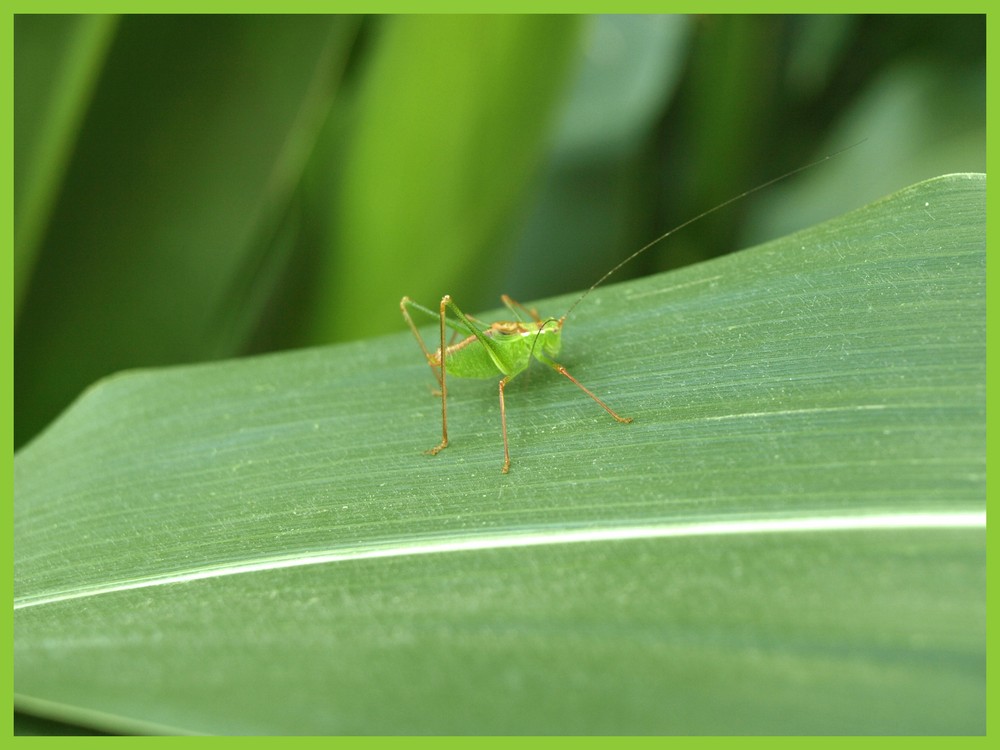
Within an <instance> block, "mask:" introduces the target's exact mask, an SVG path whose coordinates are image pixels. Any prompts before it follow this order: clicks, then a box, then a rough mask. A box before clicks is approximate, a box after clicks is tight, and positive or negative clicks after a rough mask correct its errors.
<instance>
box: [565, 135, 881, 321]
mask: <svg viewBox="0 0 1000 750" xmlns="http://www.w3.org/2000/svg"><path fill="white" fill-rule="evenodd" d="M866 140H868V139H867V138H864V139H862V140H860V141H858V142H857V143H852V144H851V145H850V146H846V147H844V148H842V149H840V150H839V151H834V152H833V153H832V154H827V155H826V156H824V157H823V158H822V159H817V160H816V161H813V162H809V163H808V164H804V165H803V166H801V167H797V168H795V169H793V170H791V171H790V172H785V173H784V174H783V175H779V176H778V177H774V178H772V179H770V180H768V181H767V182H764V183H761V184H760V185H758V186H757V187H753V188H750V189H749V190H744V191H743V192H742V193H740V194H739V195H734V196H733V197H732V198H730V199H728V200H725V201H723V202H722V203H719V204H718V205H716V206H713V207H712V208H710V209H708V210H707V211H702V212H701V213H700V214H698V215H697V216H695V217H694V218H691V219H688V220H687V221H685V222H684V223H683V224H678V225H677V226H676V227H674V228H673V229H671V230H669V231H667V232H664V233H663V234H661V235H660V236H659V237H657V238H656V239H655V240H653V241H652V242H648V243H647V244H645V245H643V246H642V247H640V248H639V249H638V250H636V251H635V252H634V253H632V254H631V255H630V256H628V257H627V258H626V259H625V260H623V261H621V262H620V263H618V265H616V266H615V267H614V268H612V269H611V270H610V271H608V272H607V273H606V274H604V275H603V276H602V277H601V278H599V279H598V280H597V281H595V282H594V283H593V285H592V286H591V287H590V289H588V290H587V291H585V292H584V293H583V294H581V295H580V297H579V298H578V299H577V300H576V302H574V303H573V304H572V305H570V306H569V309H568V310H567V311H566V314H565V315H563V318H568V317H569V314H570V313H571V312H573V310H574V309H575V308H576V306H577V305H579V304H580V303H581V302H583V300H584V299H586V297H587V295H588V294H590V293H591V292H592V291H594V290H595V289H597V287H599V286H600V285H601V284H603V283H604V282H605V281H607V280H608V278H609V277H611V276H612V275H613V274H614V273H615V272H617V271H618V270H619V269H620V268H621V267H622V266H624V265H627V264H628V263H631V262H632V261H633V260H635V259H636V258H638V257H639V256H640V255H642V254H643V253H644V252H646V251H647V250H649V248H651V247H653V245H658V244H659V243H661V242H663V240H665V239H667V237H669V236H670V235H672V234H674V233H675V232H679V231H680V230H682V229H684V227H687V226H689V225H691V224H694V223H695V222H696V221H700V220H701V219H704V218H705V217H706V216H708V215H709V214H714V213H715V212H716V211H719V210H720V209H723V208H725V207H726V206H728V205H729V204H730V203H735V202H736V201H738V200H742V199H743V198H746V197H747V196H748V195H753V194H754V193H756V192H757V191H758V190H763V189H764V188H766V187H770V186H771V185H773V184H774V183H776V182H781V181H782V180H784V179H787V178H788V177H791V176H792V175H795V174H798V173H799V172H804V171H805V170H807V169H812V168H813V167H815V166H817V165H819V164H822V163H823V162H825V161H829V160H830V159H832V158H833V157H835V156H839V155H840V154H842V153H844V152H845V151H849V150H850V149H852V148H854V147H855V146H858V145H860V144H862V143H864V142H865V141H866Z"/></svg>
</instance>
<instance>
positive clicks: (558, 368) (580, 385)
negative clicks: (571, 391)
mask: <svg viewBox="0 0 1000 750" xmlns="http://www.w3.org/2000/svg"><path fill="white" fill-rule="evenodd" d="M552 369H554V370H555V371H556V372H558V373H559V374H560V375H565V376H566V377H567V378H569V379H570V381H571V382H572V383H573V385H575V386H576V387H577V388H579V389H580V390H581V391H583V392H584V393H586V394H587V395H588V396H590V397H591V398H592V399H594V401H596V402H597V403H598V404H600V405H601V408H602V409H604V411H606V412H607V413H608V414H610V415H611V416H612V417H614V418H615V420H616V421H618V422H622V423H625V424H627V423H629V422H631V421H632V417H620V416H618V415H617V414H616V413H615V411H614V409H612V408H611V407H610V406H608V405H607V404H606V403H604V402H603V401H601V399H599V398H598V397H597V396H595V395H594V394H593V392H591V391H590V389H589V388H587V387H586V386H585V385H583V383H581V382H580V381H579V380H577V379H576V378H574V377H573V376H572V375H570V374H569V373H568V372H566V368H565V367H563V366H562V365H559V364H554V365H553V366H552Z"/></svg>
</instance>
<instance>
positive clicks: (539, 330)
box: [399, 144, 856, 474]
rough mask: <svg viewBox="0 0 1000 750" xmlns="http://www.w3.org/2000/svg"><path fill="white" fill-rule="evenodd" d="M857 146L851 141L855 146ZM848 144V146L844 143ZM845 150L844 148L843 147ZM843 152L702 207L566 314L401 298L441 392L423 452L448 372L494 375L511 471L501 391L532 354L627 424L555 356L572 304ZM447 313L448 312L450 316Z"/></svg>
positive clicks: (444, 443) (444, 404) (444, 424)
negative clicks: (425, 325) (681, 234)
mask: <svg viewBox="0 0 1000 750" xmlns="http://www.w3.org/2000/svg"><path fill="white" fill-rule="evenodd" d="M855 145H856V144H855ZM848 148H853V146H849V147H848ZM845 150H847V149H843V150H842V151H845ZM842 151H838V152H836V153H834V154H830V155H829V156H826V157H824V158H822V159H819V160H818V161H815V162H812V163H810V164H806V165H805V166H802V167H799V168H798V169H794V170H792V171H791V172H787V173H785V174H783V175H781V176H780V177H775V178H774V179H772V180H769V181H767V182H765V183H763V184H761V185H758V186H757V187H755V188H751V189H750V190H747V191H745V192H743V193H740V194H739V195H736V196H734V197H732V198H730V199H729V200H727V201H724V202H722V203H720V204H718V205H717V206H714V207H712V208H710V209H708V210H707V211H703V212H702V213H700V214H698V215H697V216H695V217H694V218H692V219H688V220H687V221H685V222H684V223H682V224H679V225H678V226H676V227H674V228H673V229H671V230H670V231H668V232H664V233H663V234H661V235H660V236H659V237H657V238H656V239H655V240H653V241H652V242H650V243H648V244H646V245H644V246H643V247H641V248H639V249H638V250H636V251H635V252H634V253H632V254H631V255H630V256H628V257H627V258H625V260H623V261H621V262H620V263H618V264H617V265H616V266H614V268H612V269H611V270H610V271H608V272H607V273H605V274H604V275H603V276H601V277H600V278H599V279H598V280H597V281H596V282H594V284H593V285H591V287H590V288H589V289H587V291H585V292H584V293H583V294H582V295H580V297H578V298H577V300H576V302H574V303H573V304H572V305H571V306H570V308H569V309H568V310H567V311H566V313H565V314H564V315H563V316H562V317H560V318H541V317H540V316H539V315H538V313H537V312H536V311H535V310H533V309H528V308H526V307H525V306H524V305H522V304H520V303H519V302H516V301H514V300H513V299H511V298H510V297H508V296H507V295H506V294H505V295H503V296H502V297H501V299H502V300H503V303H504V305H505V306H506V307H507V309H508V310H510V311H511V314H512V315H513V316H514V320H506V321H498V322H494V323H484V322H482V321H480V320H477V319H476V318H474V317H472V316H470V315H466V314H465V313H464V312H462V310H461V309H460V308H459V307H458V305H456V304H455V302H454V301H453V300H452V298H451V295H448V294H446V295H445V296H444V297H442V298H441V303H440V305H439V307H438V310H437V312H435V311H433V310H430V309H428V308H426V307H424V306H423V305H419V304H417V303H416V302H414V301H413V300H411V299H410V298H409V297H403V299H402V300H400V302H399V307H400V310H402V312H403V319H404V320H405V321H406V324H407V325H408V326H409V327H410V330H411V331H412V332H413V336H414V337H415V338H416V339H417V343H418V344H420V349H421V350H422V351H423V353H424V356H425V357H426V358H427V363H428V364H429V365H430V368H431V372H432V373H433V374H434V378H435V379H436V380H437V384H438V391H439V394H440V396H441V442H440V443H438V444H437V445H436V446H434V447H433V448H431V449H430V450H429V451H427V453H430V454H431V455H437V454H438V453H440V452H441V451H442V450H443V449H445V448H447V447H448V376H449V375H453V376H455V377H459V378H480V379H486V378H493V377H496V376H497V375H498V374H499V375H500V376H501V378H500V429H501V433H502V435H503V466H502V467H501V469H500V470H501V471H502V472H503V473H504V474H506V473H507V472H508V471H509V470H510V449H509V446H508V441H507V408H506V405H505V403H504V389H505V388H506V386H507V384H508V383H509V382H510V381H511V380H513V379H514V378H515V377H517V376H518V375H519V374H520V373H522V372H524V371H525V370H526V369H527V368H528V365H530V364H531V360H532V358H534V359H537V360H538V361H539V362H541V363H542V364H544V365H548V366H549V367H551V368H552V369H553V370H555V371H556V372H558V373H559V374H560V375H564V376H565V377H566V378H568V379H569V380H570V382H572V383H573V385H575V386H576V387H577V388H579V389H580V390H581V391H583V392H584V393H586V394H587V395H588V396H590V398H592V399H593V400H594V401H595V402H597V404H598V405H600V407H601V408H602V409H604V411H606V412H607V413H608V414H610V415H611V417H612V418H613V419H614V420H615V421H616V422H621V423H623V424H627V423H629V422H631V421H632V418H631V417H623V416H621V415H619V414H618V413H617V412H616V411H615V410H614V409H612V408H611V407H610V406H608V405H607V404H606V403H604V402H603V401H602V400H601V399H600V398H598V397H597V396H596V395H595V394H594V393H593V392H592V391H591V390H589V389H588V388H587V387H586V386H584V385H583V384H582V383H580V381H578V380H577V379H576V378H574V377H573V376H572V375H570V374H569V372H567V371H566V368H565V367H563V366H562V365H561V364H559V362H558V361H557V360H556V357H558V356H559V351H560V349H561V348H562V330H563V324H564V323H565V322H566V318H567V317H569V314H570V313H571V312H573V310H574V309H575V308H576V306H577V305H579V304H580V303H581V302H583V300H584V298H586V296H587V295H588V294H590V293H591V292H592V291H594V290H595V289H596V288H597V287H599V286H600V285H601V284H603V283H604V282H605V281H606V280H607V279H608V277H610V276H611V275H612V274H614V273H615V272H616V271H618V269H620V268H621V267H622V266H624V265H625V264H626V263H629V262H631V261H632V260H634V259H635V258H637V257H638V256H639V255H641V254H642V253H644V252H646V251H647V250H648V249H649V248H651V247H653V245H656V244H658V243H660V242H662V241H663V240H665V239H666V238H667V237H669V236H670V235H672V234H673V233H674V232H677V231H680V230H681V229H683V228H684V227H686V226H688V225H690V224H693V223H694V222H696V221H699V220H700V219H703V218H704V217H706V216H708V215H709V214H712V213H715V212H716V211H718V210H719V209H721V208H725V207H726V206H728V205H729V204H730V203H734V202H736V201H738V200H741V199H742V198H745V197H746V196H748V195H750V194H751V193H755V192H757V191H758V190H763V189H764V188H766V187H768V186H769V185H773V184H774V183H775V182H779V181H780V180H784V179H785V178H787V177H791V176H792V175H794V174H797V173H798V172H801V171H803V170H806V169H809V168H810V167H814V166H816V165H817V164H820V163H822V162H825V161H827V160H828V159H831V158H833V157H834V156H836V155H837V154H839V153H842ZM411 308H412V309H414V310H419V311H420V312H422V313H425V314H426V315H428V316H430V317H433V318H437V320H438V324H439V329H440V342H439V345H438V347H437V349H435V350H434V351H431V350H430V349H429V348H428V346H427V344H426V343H425V342H424V340H423V338H422V337H421V336H420V332H419V331H418V330H417V326H416V324H415V323H414V322H413V318H411V317H410V312H409V311H410V309H411ZM449 313H450V314H451V315H450V316H449ZM449 328H450V329H452V330H453V331H455V332H456V333H458V334H459V335H460V336H463V338H462V339H460V340H458V341H455V342H454V343H451V344H449V343H447V340H446V331H447V329H449Z"/></svg>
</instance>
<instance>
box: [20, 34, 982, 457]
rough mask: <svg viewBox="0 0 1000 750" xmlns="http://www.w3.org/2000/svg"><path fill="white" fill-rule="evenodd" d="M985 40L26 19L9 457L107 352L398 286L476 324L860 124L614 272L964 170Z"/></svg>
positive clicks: (226, 338) (92, 374) (312, 314)
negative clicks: (481, 316)
mask: <svg viewBox="0 0 1000 750" xmlns="http://www.w3.org/2000/svg"><path fill="white" fill-rule="evenodd" d="M985 29H986V22H985V16H912V15H911V16H699V17H684V16H656V17H650V16H602V17H588V16H576V17H574V16H379V17H364V16H301V15H296V16H159V15H158V16H123V17H115V16H71V15H38V16H33V15H20V16H17V17H16V18H15V48H14V55H15V68H14V71H15V110H14V115H15V143H14V146H15V175H14V176H15V190H14V198H15V315H16V318H15V357H14V364H15V422H14V424H15V445H21V444H23V443H24V442H26V441H27V440H30V439H31V437H32V436H34V435H35V434H37V433H38V432H39V431H40V430H41V429H43V428H44V427H45V425H46V424H47V423H48V422H50V421H51V420H52V419H53V418H54V417H55V416H57V415H58V413H59V412H60V411H61V410H62V409H63V408H64V407H65V406H66V405H67V404H68V403H69V402H70V401H72V400H73V399H74V398H75V397H76V396H77V395H78V394H79V393H80V392H81V390H83V389H84V388H86V387H87V386H88V385H89V384H90V383H92V382H93V381H95V380H97V379H98V378H101V377H103V376H105V375H108V374H110V373H113V372H115V371H118V370H122V369H126V368H135V367H149V366H162V365H169V364H174V363H186V362H194V361H200V360H208V359H217V358H223V357H231V356H238V355H242V354H248V353H254V352H262V351H269V350H275V349H284V348H289V347H297V346H308V345H317V344H326V343H330V342H333V341H339V340H347V339H357V338H363V337H369V336H374V335H379V334H384V333H391V332H400V331H403V330H404V327H403V323H402V320H401V318H400V316H399V307H398V302H399V299H400V297H401V296H403V295H404V294H408V295H410V296H411V297H413V298H415V299H417V300H419V301H421V302H423V303H425V304H428V305H433V304H434V303H435V302H436V301H437V300H438V299H439V298H440V297H441V295H442V294H444V293H450V294H452V295H454V296H455V297H456V299H457V300H458V301H459V302H460V304H461V305H462V307H463V309H465V310H466V311H469V312H473V311H477V310H482V309H484V308H494V307H496V306H497V297H498V295H499V294H500V293H502V292H507V293H509V294H511V295H513V296H514V297H516V298H518V299H521V300H524V301H527V300H532V299H535V298H538V297H542V296H546V295H551V294H556V293H562V292H568V291H573V290H577V289H584V288H586V287H587V286H589V285H590V284H591V283H593V282H594V281H595V280H596V279H597V278H598V277H599V276H600V275H601V274H602V273H603V272H604V271H606V270H608V269H609V268H610V267H611V266H612V265H614V263H615V262H617V261H618V260H620V259H621V258H623V257H625V256H627V255H628V254H629V253H630V252H632V251H634V250H636V249H637V248H638V247H640V246H641V245H643V244H644V243H645V242H647V241H648V240H650V239H652V238H654V237H656V236H657V235H659V234H661V233H662V232H664V231H665V230H666V229H668V228H670V227H671V226H673V225H675V224H678V223H680V222H682V221H685V220H687V219H689V218H691V217H692V216H694V215H696V214H698V213H700V212H702V211H704V210H705V209H707V208H710V207H711V206H712V205H714V204H716V203H718V202H720V201H723V200H725V199H727V198H729V197H731V196H733V195H735V194H737V193H740V192H742V191H743V190H746V189H747V188H750V187H753V186H754V185H756V184H757V183H760V182H763V181H765V180H767V179H770V178H772V177H775V176H777V175H779V174H781V173H783V172H784V171H787V170H789V169H793V168H795V167H798V166H801V165H802V164H804V163H806V162H809V161H810V160H813V159H816V158H820V157H822V156H825V155H827V154H829V153H831V152H833V151H836V150H837V149H839V148H843V147H844V146H847V145H850V144H852V143H855V142H858V141H861V140H864V142H863V143H861V145H859V146H857V147H855V148H853V149H851V150H850V151H848V152H846V153H844V154H843V155H840V156H838V157H837V158H836V159H835V160H833V161H831V162H829V163H828V164H826V165H824V166H822V167H820V168H818V169H815V170H811V171H809V172H806V173H803V174H802V175H799V176H796V177H795V178H793V179H791V180H788V181H787V182H784V183H782V184H780V185H778V186H775V187H773V188H768V189H767V190H764V191H761V192H760V193H757V194H755V195H754V196H752V197H751V198H749V199H747V200H744V201H741V202H739V203H738V204H736V205H735V206H733V207H731V208H727V209H726V210H725V211H721V212H719V213H718V214H716V215H714V216H713V217H711V219H709V220H705V221H702V222H698V223H697V224H695V225H694V226H692V227H690V228H688V229H685V230H684V231H683V232H681V233H679V234H678V235H676V237H674V238H671V240H670V241H668V242H665V243H663V245H662V246H660V247H658V248H657V249H656V250H655V251H653V252H650V253H648V254H646V255H644V256H643V257H642V258H641V259H639V260H638V261H637V262H636V263H634V264H632V265H630V266H629V267H627V268H626V269H623V271H622V274H621V276H620V277H621V278H626V277H627V276H629V275H636V274H643V273H650V272H653V271H656V270H662V269H664V268H667V267H671V266H677V265H683V264H687V263H691V262H697V261H699V260H704V259H706V258H709V257H712V256H715V255H719V254H722V253H726V252H730V251H732V250H734V249H736V248H738V247H741V246H745V245H747V244H750V243H752V242H755V241H761V240H764V239H769V238H773V237H775V236H778V235H780V234H784V233H786V232H789V231H793V230H795V229H798V228H802V227H804V226H808V225H810V224H812V223H815V222H817V221H820V220H823V219H826V218H829V217H832V216H835V215H837V214H839V213H842V212H844V211H846V210H849V209H852V208H855V207H857V206H860V205H862V204H864V203H866V202H869V201H871V200H874V199H876V198H878V197H881V196H882V195H884V194H886V193H889V192H891V191H893V190H896V189H899V188H902V187H904V186H906V185H908V184H911V183H913V182H917V181H919V180H921V179H925V178H929V177H933V176H936V175H939V174H945V173H949V172H963V171H979V172H984V171H985V152H986V145H985V144H986V104H985V82H986V73H985V54H986V39H985ZM546 312H549V313H552V314H556V315H558V314H560V313H561V312H563V311H561V310H556V311H546ZM414 356H419V352H418V351H417V350H416V348H415V347H414Z"/></svg>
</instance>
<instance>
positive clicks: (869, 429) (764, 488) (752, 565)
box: [14, 175, 986, 733]
mask: <svg viewBox="0 0 1000 750" xmlns="http://www.w3.org/2000/svg"><path fill="white" fill-rule="evenodd" d="M985 187H986V182H985V177H983V176H981V175H953V176H949V177H944V178H939V179H937V180H933V181H930V182H926V183H922V184H919V185H916V186H914V187H912V188H909V189H907V190H904V191H902V192H900V193H897V194H895V195H893V196H891V197H890V198H888V199H885V200H882V201H880V202H877V203H875V204H872V205H870V206H868V207H866V208H863V209H861V210H859V211H856V212H854V213H852V214H849V215H847V216H844V217H841V218H839V219H837V220H834V221H831V222H828V223H826V224H823V225H819V226H816V227H814V228H811V229H809V230H806V231H804V232H801V233H798V234H796V235H793V236H790V237H787V238H785V239H782V240H779V241H777V242H773V243H770V244H767V245H763V246H760V247H757V248H755V249H752V250H748V251H745V252H741V253H737V254H734V255H731V256H727V257H725V258H721V259H718V260H715V261H711V262H708V263H704V264H701V265H698V266H694V267H690V268H686V269H683V270H680V271H677V272H673V273H670V274H666V275H661V276H656V277H652V278H647V279H645V280H641V281H637V282H630V283H628V284H622V285H618V286H613V287H608V288H603V289H599V290H598V291H596V292H594V293H593V294H592V295H591V296H590V297H589V298H588V299H587V300H586V301H585V303H584V304H583V305H581V306H580V307H579V308H578V311H577V312H576V314H575V315H574V316H573V317H572V318H570V320H569V321H568V322H567V325H566V336H565V338H566V345H567V349H566V352H565V360H564V361H565V363H566V364H567V366H568V367H569V368H570V371H571V372H574V373H575V374H576V376H577V377H578V378H580V379H581V380H582V381H583V382H584V383H586V384H587V385H588V386H589V387H591V388H592V389H594V390H595V391H596V392H597V393H598V394H600V395H601V396H602V397H605V398H607V400H608V401H609V402H610V403H611V404H612V405H613V406H614V407H615V408H616V409H618V410H620V411H621V412H623V413H626V414H629V415H631V416H633V417H635V422H634V423H633V424H631V425H619V424H616V423H613V422H612V421H611V420H610V419H608V418H607V415H605V414H604V413H603V412H602V411H601V410H600V409H599V408H597V407H596V406H595V405H594V404H593V403H592V402H591V401H590V400H589V399H587V398H586V397H585V396H584V395H582V394H581V393H580V392H579V391H577V390H576V389H575V388H573V387H572V386H571V385H570V384H569V383H567V382H566V381H565V380H564V379H562V378H559V377H558V376H557V375H555V374H552V373H550V372H547V371H544V369H543V368H537V369H532V370H530V371H529V373H528V374H525V375H523V376H521V377H520V378H519V379H518V380H516V381H514V383H513V384H511V386H510V387H509V388H508V391H507V392H508V420H509V429H510V437H511V448H512V453H513V461H514V464H513V467H512V470H511V473H510V474H509V475H506V476H504V475H501V474H500V462H501V450H500V435H499V417H498V413H497V411H498V410H497V404H496V385H495V383H492V382H481V381H480V382H476V381H458V380H455V381H453V382H452V383H451V387H450V389H449V391H450V396H451V400H450V407H451V408H450V411H449V415H450V430H451V435H452V440H453V442H452V445H451V446H450V447H449V448H448V449H447V450H445V451H444V452H442V453H441V454H439V455H437V456H435V457H430V456H427V455H424V454H423V453H422V452H421V449H423V448H427V447H430V446H431V445H433V444H434V443H435V442H436V440H437V438H438V429H439V427H438V424H437V422H436V420H437V418H438V415H437V411H438V407H437V401H436V400H435V398H434V397H433V396H432V395H431V393H430V385H431V383H432V379H431V377H430V373H429V372H428V371H427V367H426V365H425V364H424V363H423V362H422V361H421V356H420V354H419V351H418V349H417V347H416V345H415V344H414V343H413V342H412V341H411V340H409V338H408V335H407V334H406V333H400V334H399V335H396V336H390V337H387V338H381V339H377V340H372V341H365V342H357V343H353V344H347V345H339V346H334V347H328V348H321V349H313V350H305V351H300V352H295V353H290V354H280V355H271V356H264V357H259V358H254V359H247V360H242V361H232V362H223V363H218V364H210V365H200V366H194V367H179V368H174V369H166V370H153V371H145V372H133V373H127V374H123V375H120V376H117V377H113V378H110V379H108V380H105V381H103V382H101V383H99V384H97V385H96V386H94V387H93V388H92V389H90V390H89V391H88V392H87V393H85V394H84V395H83V396H82V397H81V398H80V399H79V400H78V401H77V402H76V403H75V404H74V405H73V407H72V408H70V409H69V410H68V411H67V412H66V413H65V414H63V416H62V417H61V418H60V419H58V420H57V421H56V422H55V423H54V424H53V425H52V426H51V427H50V428H49V429H48V430H47V431H46V432H45V433H43V434H42V435H41V436H40V437H39V438H38V439H36V440H35V441H34V442H32V443H31V444H29V445H28V446H27V447H26V448H24V449H23V450H22V451H20V452H19V453H18V454H17V456H16V457H15V531H14V533H15V614H14V624H15V643H14V660H15V661H14V665H15V693H16V707H18V708H20V709H21V710H23V711H27V712H29V713H33V714H37V715H42V716H46V717H48V718H53V719H60V720H63V721H69V722H76V723H79V724H83V725H90V726H95V727H99V728H104V729H110V730H115V731H178V732H289V733H293V732H310V733H320V732H359V733H367V732H373V733H392V732H445V733H447V732H471V733H477V732H529V733H531V732H625V733H630V732H711V733H730V732H776V733H780V732H852V733H853V732H861V733H863V732H893V733H909V732H916V733H935V732H946V733H981V732H984V731H985V274H984V268H985V233H984V232H985ZM569 302H570V300H569V299H565V298H564V299H560V300H555V301H551V302H549V303H544V304H543V305H541V307H542V309H543V311H544V312H546V313H553V314H559V313H560V312H561V311H562V310H564V309H565V308H566V307H567V305H568V303H569ZM400 327H401V328H402V323H400ZM428 330H430V329H428Z"/></svg>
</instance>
